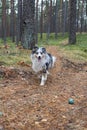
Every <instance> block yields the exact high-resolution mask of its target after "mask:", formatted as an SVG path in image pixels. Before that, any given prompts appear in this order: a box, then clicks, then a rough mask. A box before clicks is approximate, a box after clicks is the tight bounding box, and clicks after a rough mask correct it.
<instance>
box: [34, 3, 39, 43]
mask: <svg viewBox="0 0 87 130" xmlns="http://www.w3.org/2000/svg"><path fill="white" fill-rule="evenodd" d="M38 2H39V0H37V1H36V19H35V20H36V21H35V32H36V41H35V42H36V44H37V43H38Z"/></svg>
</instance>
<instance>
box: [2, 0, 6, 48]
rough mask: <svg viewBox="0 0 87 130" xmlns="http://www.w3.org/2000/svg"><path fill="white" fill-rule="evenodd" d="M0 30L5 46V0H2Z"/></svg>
mask: <svg viewBox="0 0 87 130" xmlns="http://www.w3.org/2000/svg"><path fill="white" fill-rule="evenodd" d="M2 31H3V32H2V33H3V35H2V36H3V40H4V45H5V46H6V0H3V1H2Z"/></svg>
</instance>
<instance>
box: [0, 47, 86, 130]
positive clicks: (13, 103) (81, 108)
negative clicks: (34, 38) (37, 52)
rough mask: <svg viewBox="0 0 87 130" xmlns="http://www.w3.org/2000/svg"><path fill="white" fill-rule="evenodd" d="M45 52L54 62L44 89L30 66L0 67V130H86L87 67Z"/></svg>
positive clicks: (57, 52)
mask: <svg viewBox="0 0 87 130" xmlns="http://www.w3.org/2000/svg"><path fill="white" fill-rule="evenodd" d="M47 50H48V51H49V52H50V53H52V54H53V55H55V56H56V58H57V61H56V64H55V67H54V68H53V69H52V70H50V74H49V76H48V80H47V82H46V84H45V86H40V85H39V84H40V80H39V79H38V78H37V75H35V74H34V72H33V70H32V69H31V65H30V64H29V65H26V64H24V63H23V64H22V65H19V67H4V66H2V65H1V66H0V76H1V75H3V78H1V79H0V130H87V63H76V62H73V61H71V60H69V59H67V58H65V57H64V56H63V55H62V53H60V51H58V48H57V47H56V46H52V47H51V46H48V47H47ZM69 98H73V99H74V104H72V105H71V104H69V103H68V100H69Z"/></svg>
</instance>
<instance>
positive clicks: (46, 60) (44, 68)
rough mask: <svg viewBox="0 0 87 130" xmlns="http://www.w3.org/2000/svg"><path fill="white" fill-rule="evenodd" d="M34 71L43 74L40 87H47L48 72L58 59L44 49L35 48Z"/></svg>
mask: <svg viewBox="0 0 87 130" xmlns="http://www.w3.org/2000/svg"><path fill="white" fill-rule="evenodd" d="M31 61H32V69H33V71H35V72H36V73H38V72H41V73H42V75H41V83H40V85H41V86H43V85H45V82H46V80H47V75H48V74H49V72H48V70H49V69H50V68H52V67H53V66H54V63H55V61H56V57H54V56H52V55H51V54H50V53H47V51H46V49H45V48H44V47H37V46H35V47H34V48H33V49H32V53H31Z"/></svg>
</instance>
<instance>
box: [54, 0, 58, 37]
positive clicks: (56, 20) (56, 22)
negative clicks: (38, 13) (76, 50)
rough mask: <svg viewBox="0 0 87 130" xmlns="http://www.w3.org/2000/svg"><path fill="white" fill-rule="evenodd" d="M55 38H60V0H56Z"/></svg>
mask: <svg viewBox="0 0 87 130" xmlns="http://www.w3.org/2000/svg"><path fill="white" fill-rule="evenodd" d="M55 38H56V39H57V38H58V0H56V7H55Z"/></svg>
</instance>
